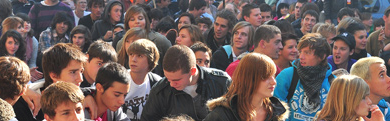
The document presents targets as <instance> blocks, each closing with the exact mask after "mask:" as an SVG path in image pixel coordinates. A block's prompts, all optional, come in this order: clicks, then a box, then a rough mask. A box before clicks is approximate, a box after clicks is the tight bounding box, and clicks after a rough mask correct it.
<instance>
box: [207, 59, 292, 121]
mask: <svg viewBox="0 0 390 121" xmlns="http://www.w3.org/2000/svg"><path fill="white" fill-rule="evenodd" d="M275 73H276V66H275V63H274V62H273V61H272V59H271V58H269V57H268V56H266V55H263V54H259V53H250V54H248V55H246V56H244V58H242V59H241V61H240V63H239V64H238V66H237V69H236V71H234V74H233V75H234V76H233V77H232V80H233V82H232V84H231V85H230V87H229V91H228V92H227V93H226V94H225V95H223V96H222V97H220V98H217V99H214V100H211V101H209V102H208V103H207V106H208V107H209V109H210V110H211V111H212V112H210V113H209V115H208V116H207V117H206V118H205V121H217V120H218V121H229V120H230V121H233V120H234V121H249V120H259V121H260V120H261V121H263V120H267V121H269V120H284V119H286V117H287V115H288V112H287V109H286V108H287V107H285V106H284V105H283V103H282V102H280V101H279V100H278V99H277V98H275V97H272V95H273V92H274V89H275V85H276V81H275V77H274V75H275Z"/></svg>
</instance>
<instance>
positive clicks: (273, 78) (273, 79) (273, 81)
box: [270, 77, 276, 85]
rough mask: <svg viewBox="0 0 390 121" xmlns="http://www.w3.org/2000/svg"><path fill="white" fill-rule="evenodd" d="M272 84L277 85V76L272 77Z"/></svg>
mask: <svg viewBox="0 0 390 121" xmlns="http://www.w3.org/2000/svg"><path fill="white" fill-rule="evenodd" d="M270 84H271V85H276V79H275V77H272V79H271V83H270Z"/></svg>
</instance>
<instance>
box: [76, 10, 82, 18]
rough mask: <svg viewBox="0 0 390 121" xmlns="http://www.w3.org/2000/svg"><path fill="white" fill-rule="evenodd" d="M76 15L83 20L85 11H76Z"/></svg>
mask: <svg viewBox="0 0 390 121" xmlns="http://www.w3.org/2000/svg"><path fill="white" fill-rule="evenodd" d="M74 13H75V14H76V16H77V17H79V18H81V17H83V16H84V10H77V9H76V10H75V11H74Z"/></svg>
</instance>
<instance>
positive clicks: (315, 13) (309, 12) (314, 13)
mask: <svg viewBox="0 0 390 121" xmlns="http://www.w3.org/2000/svg"><path fill="white" fill-rule="evenodd" d="M307 15H311V16H313V17H315V18H316V23H317V22H318V13H317V12H316V11H314V10H308V11H306V12H305V13H303V16H301V18H302V20H303V19H305V17H306V16H307Z"/></svg>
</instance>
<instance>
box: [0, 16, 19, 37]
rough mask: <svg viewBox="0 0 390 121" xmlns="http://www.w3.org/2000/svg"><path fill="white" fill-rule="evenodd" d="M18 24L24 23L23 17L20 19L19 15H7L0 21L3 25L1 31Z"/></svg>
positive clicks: (13, 27) (15, 26)
mask: <svg viewBox="0 0 390 121" xmlns="http://www.w3.org/2000/svg"><path fill="white" fill-rule="evenodd" d="M18 24H20V25H21V26H23V25H24V23H23V19H21V18H19V17H16V16H11V17H7V18H6V19H4V21H3V23H2V26H3V29H2V31H3V33H5V32H7V31H8V30H10V29H15V28H17V27H18ZM15 30H16V29H15ZM20 34H22V33H20Z"/></svg>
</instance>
